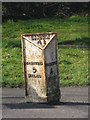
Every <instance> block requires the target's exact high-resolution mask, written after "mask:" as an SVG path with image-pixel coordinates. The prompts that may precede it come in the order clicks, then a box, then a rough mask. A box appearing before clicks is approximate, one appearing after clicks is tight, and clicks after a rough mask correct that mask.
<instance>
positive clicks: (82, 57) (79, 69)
mask: <svg viewBox="0 0 90 120" xmlns="http://www.w3.org/2000/svg"><path fill="white" fill-rule="evenodd" d="M59 71H60V72H59V78H60V81H61V85H63V86H85V85H88V79H89V74H88V51H87V50H84V49H82V50H81V49H72V48H69V49H59Z"/></svg>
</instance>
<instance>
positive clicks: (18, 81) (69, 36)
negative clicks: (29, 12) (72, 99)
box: [2, 16, 90, 87]
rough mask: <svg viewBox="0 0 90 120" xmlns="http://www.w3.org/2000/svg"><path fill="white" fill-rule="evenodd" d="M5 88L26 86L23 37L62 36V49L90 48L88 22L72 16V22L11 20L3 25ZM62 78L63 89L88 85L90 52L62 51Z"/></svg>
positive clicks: (82, 18)
mask: <svg viewBox="0 0 90 120" xmlns="http://www.w3.org/2000/svg"><path fill="white" fill-rule="evenodd" d="M2 26H3V27H2V32H3V35H2V79H3V80H2V86H10V87H20V86H21V85H23V84H24V80H23V72H22V55H21V41H20V39H21V38H20V35H21V34H25V33H37V32H50V31H54V32H57V33H58V43H59V45H67V44H72V45H84V46H88V45H89V44H90V40H89V37H88V20H87V18H85V17H80V16H72V17H70V18H68V19H65V20H63V19H36V20H27V21H22V20H18V21H16V22H14V21H13V20H8V21H6V22H4V23H3V25H2ZM58 56H59V69H60V70H59V71H60V72H59V76H60V77H59V78H60V84H61V86H75V85H80V86H82V85H83V86H85V85H88V84H89V83H88V77H89V76H88V50H86V49H73V48H68V49H64V48H60V47H59V52H58Z"/></svg>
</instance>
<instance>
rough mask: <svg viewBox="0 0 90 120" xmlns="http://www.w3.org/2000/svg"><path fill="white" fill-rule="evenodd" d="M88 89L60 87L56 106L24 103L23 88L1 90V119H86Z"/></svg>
mask: <svg viewBox="0 0 90 120" xmlns="http://www.w3.org/2000/svg"><path fill="white" fill-rule="evenodd" d="M88 93H89V92H88V87H62V88H61V101H60V103H58V104H36V103H25V99H24V89H23V88H3V89H2V116H3V118H88V107H90V103H88Z"/></svg>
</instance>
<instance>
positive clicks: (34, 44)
mask: <svg viewBox="0 0 90 120" xmlns="http://www.w3.org/2000/svg"><path fill="white" fill-rule="evenodd" d="M56 37H57V36H56V34H55V33H37V34H30V35H22V38H21V40H22V53H23V68H24V78H25V93H26V101H27V102H50V101H58V100H59V98H60V91H59V79H58V58H57V38H56Z"/></svg>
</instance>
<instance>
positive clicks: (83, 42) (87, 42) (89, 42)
mask: <svg viewBox="0 0 90 120" xmlns="http://www.w3.org/2000/svg"><path fill="white" fill-rule="evenodd" d="M61 45H67V46H68V45H78V46H87V47H89V46H90V38H88V37H86V38H77V39H76V40H67V41H62V42H59V43H58V46H61Z"/></svg>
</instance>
